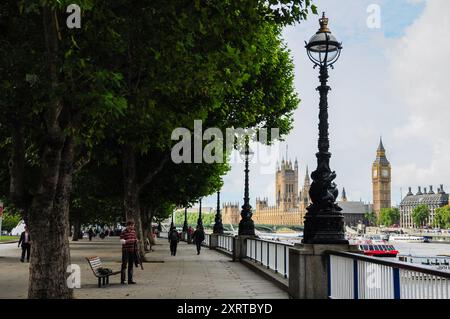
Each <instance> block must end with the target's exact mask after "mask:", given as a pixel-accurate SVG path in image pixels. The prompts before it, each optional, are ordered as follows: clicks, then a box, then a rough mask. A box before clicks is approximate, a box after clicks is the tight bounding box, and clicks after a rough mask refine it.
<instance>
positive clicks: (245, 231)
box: [238, 136, 255, 236]
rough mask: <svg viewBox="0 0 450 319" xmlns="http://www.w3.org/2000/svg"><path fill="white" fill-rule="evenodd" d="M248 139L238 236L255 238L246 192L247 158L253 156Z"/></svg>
mask: <svg viewBox="0 0 450 319" xmlns="http://www.w3.org/2000/svg"><path fill="white" fill-rule="evenodd" d="M248 144H249V138H248V136H247V137H246V140H245V151H244V154H242V155H244V156H245V171H244V172H245V187H244V205H243V206H242V210H241V221H240V222H239V232H238V234H239V236H241V235H243V236H255V223H254V222H253V220H252V215H253V213H252V206H250V198H249V190H248V173H249V169H248V163H249V157H250V156H253V152H251V151H250V147H249V145H248Z"/></svg>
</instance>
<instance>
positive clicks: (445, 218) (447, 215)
mask: <svg viewBox="0 0 450 319" xmlns="http://www.w3.org/2000/svg"><path fill="white" fill-rule="evenodd" d="M434 224H435V225H436V226H437V227H439V228H443V229H448V228H450V206H448V205H447V206H444V207H439V208H436V210H435V212H434Z"/></svg>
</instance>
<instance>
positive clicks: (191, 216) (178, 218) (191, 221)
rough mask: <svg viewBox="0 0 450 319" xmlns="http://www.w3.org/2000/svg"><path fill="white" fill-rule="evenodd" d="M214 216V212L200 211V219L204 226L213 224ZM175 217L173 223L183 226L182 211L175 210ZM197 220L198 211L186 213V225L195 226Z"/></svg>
mask: <svg viewBox="0 0 450 319" xmlns="http://www.w3.org/2000/svg"><path fill="white" fill-rule="evenodd" d="M214 217H215V213H208V214H205V213H202V221H203V225H204V226H205V227H208V226H214V222H215V221H214ZM174 218H175V225H177V226H183V224H184V212H176V213H175V215H174ZM197 220H198V212H190V213H188V214H187V222H188V226H192V227H194V228H195V227H196V226H197Z"/></svg>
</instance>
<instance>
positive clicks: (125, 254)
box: [120, 221, 138, 285]
mask: <svg viewBox="0 0 450 319" xmlns="http://www.w3.org/2000/svg"><path fill="white" fill-rule="evenodd" d="M120 242H121V243H122V269H121V279H120V283H121V284H125V270H126V269H127V266H128V284H129V285H130V284H135V283H136V282H134V281H133V267H134V264H135V259H136V254H137V251H136V250H137V245H136V243H137V242H138V240H137V237H136V231H135V230H134V222H133V221H128V222H127V227H126V228H125V229H124V230H123V231H122V234H121V235H120Z"/></svg>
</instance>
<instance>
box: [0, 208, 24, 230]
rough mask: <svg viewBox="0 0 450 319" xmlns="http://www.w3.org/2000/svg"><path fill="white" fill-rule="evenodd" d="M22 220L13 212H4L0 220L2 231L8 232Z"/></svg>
mask: <svg viewBox="0 0 450 319" xmlns="http://www.w3.org/2000/svg"><path fill="white" fill-rule="evenodd" d="M21 220H22V217H21V216H20V215H19V214H17V213H14V212H8V211H5V212H4V213H3V219H2V231H3V230H6V231H7V232H10V231H11V230H12V229H13V228H14V227H16V226H17V224H18V223H19V222H20V221H21Z"/></svg>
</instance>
